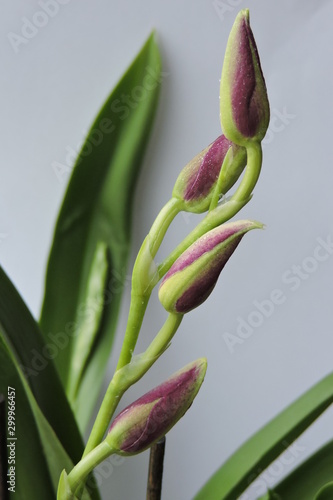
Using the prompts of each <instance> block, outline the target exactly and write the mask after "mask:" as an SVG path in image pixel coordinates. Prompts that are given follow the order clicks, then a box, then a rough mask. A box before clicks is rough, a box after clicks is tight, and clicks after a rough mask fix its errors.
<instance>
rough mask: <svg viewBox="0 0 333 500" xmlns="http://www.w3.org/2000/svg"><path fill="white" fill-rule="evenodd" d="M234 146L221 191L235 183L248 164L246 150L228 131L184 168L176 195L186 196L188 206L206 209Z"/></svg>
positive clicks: (175, 187) (202, 210)
mask: <svg viewBox="0 0 333 500" xmlns="http://www.w3.org/2000/svg"><path fill="white" fill-rule="evenodd" d="M230 148H231V151H230V153H229V154H230V155H231V157H230V158H229V160H228V165H227V166H226V169H225V174H224V179H223V183H222V185H221V194H225V193H226V192H227V191H229V189H230V188H231V187H232V186H233V185H234V184H235V182H236V181H237V179H238V178H239V176H240V174H241V173H242V171H243V170H244V167H245V165H246V151H245V149H243V148H241V147H240V146H236V144H233V143H232V142H231V141H229V140H228V139H227V138H226V137H225V136H224V135H221V136H220V137H218V138H217V139H216V140H215V141H214V142H212V143H211V144H210V145H209V146H208V147H207V148H206V149H204V150H203V151H201V153H199V154H198V155H197V156H195V157H194V158H193V159H192V160H191V161H190V162H189V163H188V164H187V165H186V166H185V167H184V168H183V170H182V171H181V173H180V174H179V176H178V179H177V181H176V184H175V186H174V189H173V192H172V196H173V197H174V198H178V199H181V200H183V202H184V210H186V211H188V212H195V213H202V212H205V211H206V210H208V208H209V205H210V201H211V199H212V195H213V193H214V189H215V186H216V183H217V180H218V178H219V175H220V171H221V168H222V164H223V161H224V159H225V157H226V154H227V152H228V150H229V149H230Z"/></svg>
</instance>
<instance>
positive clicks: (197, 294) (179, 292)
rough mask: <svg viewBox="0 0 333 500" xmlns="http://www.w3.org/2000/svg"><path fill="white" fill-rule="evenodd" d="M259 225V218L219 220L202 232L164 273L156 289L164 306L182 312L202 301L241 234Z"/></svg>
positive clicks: (241, 236) (209, 291)
mask: <svg viewBox="0 0 333 500" xmlns="http://www.w3.org/2000/svg"><path fill="white" fill-rule="evenodd" d="M262 227H263V224H261V223H260V222H255V221H250V220H240V221H236V222H229V223H227V224H222V225H221V226H219V227H217V228H215V229H212V230H211V231H208V232H207V233H206V234H204V235H203V236H201V238H199V239H198V240H197V241H195V242H194V243H193V244H192V245H191V246H190V247H189V248H188V249H187V250H185V252H183V253H182V254H181V256H180V257H178V259H177V260H176V261H175V263H174V264H173V265H172V266H171V268H170V270H169V271H168V272H167V274H166V275H165V276H164V278H163V280H162V283H161V285H160V289H159V293H158V296H159V299H160V302H161V304H162V305H163V307H164V308H165V309H166V310H167V311H169V312H172V313H179V314H185V313H187V312H189V311H191V310H192V309H194V308H195V307H198V306H199V305H200V304H202V303H203V302H204V301H205V300H206V299H207V298H208V296H209V295H210V294H211V292H212V291H213V289H214V287H215V285H216V282H217V280H218V277H219V275H220V273H221V271H222V269H223V268H224V266H225V265H226V263H227V262H228V260H229V258H230V257H231V255H232V254H233V252H234V251H235V250H236V248H237V246H238V244H239V242H240V241H241V239H242V238H243V236H244V234H245V233H247V232H248V231H250V230H251V229H257V228H262Z"/></svg>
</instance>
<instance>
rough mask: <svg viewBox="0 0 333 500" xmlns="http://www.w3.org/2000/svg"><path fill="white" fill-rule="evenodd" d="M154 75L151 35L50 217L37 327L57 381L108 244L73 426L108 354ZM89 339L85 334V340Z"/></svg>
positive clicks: (65, 372)
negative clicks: (49, 348)
mask: <svg viewBox="0 0 333 500" xmlns="http://www.w3.org/2000/svg"><path fill="white" fill-rule="evenodd" d="M160 81H161V63H160V55H159V51H158V48H157V45H156V42H155V38H154V35H153V34H152V35H151V36H150V37H149V39H148V40H147V42H146V43H145V45H144V47H143V48H142V50H141V51H140V53H139V54H138V56H137V57H136V59H135V60H134V62H133V63H132V65H131V66H130V68H129V69H128V70H127V71H126V73H125V74H124V76H123V77H122V79H121V80H120V82H119V83H118V85H117V86H116V88H115V89H114V91H113V92H112V94H111V95H110V96H109V98H108V99H107V101H106V102H105V104H104V106H103V108H102V109H101V111H100V113H99V115H98V117H97V118H96V120H95V122H94V124H93V126H92V128H91V130H90V132H89V134H88V136H87V139H86V142H85V144H84V146H83V148H82V150H81V152H80V154H79V156H78V159H77V162H76V165H75V168H74V171H73V174H72V178H71V180H70V183H69V186H68V189H67V192H66V195H65V199H64V202H63V205H62V208H61V211H60V214H59V217H58V221H57V225H56V229H55V234H54V240H53V244H52V249H51V253H50V257H49V262H48V268H47V275H46V285H45V295H44V303H43V308H42V314H41V321H40V324H41V328H42V330H43V332H44V335H45V337H46V339H48V338H49V336H50V334H51V335H53V336H54V337H53V338H55V339H56V340H55V341H58V343H59V344H61V343H62V344H63V349H62V350H61V352H59V355H58V356H57V357H56V358H55V363H56V365H57V368H58V371H59V374H60V376H61V378H62V380H63V383H64V386H65V387H69V386H71V383H70V381H69V376H70V372H71V363H72V359H73V356H75V354H74V352H73V349H74V346H75V342H74V341H73V338H74V337H75V336H76V335H79V331H78V329H79V325H80V324H81V323H82V321H81V319H82V316H85V315H89V313H90V310H89V309H90V308H89V307H88V306H87V304H86V303H85V297H86V295H87V287H88V280H89V274H90V272H91V267H92V262H93V256H94V254H95V252H96V248H97V245H99V244H101V243H104V244H105V245H106V247H107V248H108V249H109V276H108V282H107V287H106V290H105V301H104V311H103V318H102V322H101V326H100V328H99V329H98V331H97V332H95V333H94V336H95V338H94V339H93V340H94V341H93V344H92V346H91V352H90V356H89V359H88V360H84V363H85V366H84V371H83V373H82V377H81V378H80V382H81V385H80V387H79V390H78V393H77V397H76V399H75V401H72V404H73V407H75V408H76V415H77V418H78V420H79V423H80V426H81V428H84V427H85V425H86V423H87V421H88V420H89V417H90V414H91V411H92V409H93V407H94V404H95V400H96V397H97V394H98V390H99V388H100V386H101V383H102V380H103V375H104V369H105V365H106V363H107V360H108V358H109V355H110V349H111V346H112V342H113V337H114V332H115V327H116V322H117V315H118V311H119V305H120V299H121V294H122V288H123V283H124V280H125V276H126V265H127V260H128V254H129V244H130V234H131V231H130V228H131V214H132V205H133V203H132V202H133V193H134V187H135V182H136V179H137V176H138V173H139V170H140V165H141V163H142V159H143V154H144V151H145V147H146V145H147V141H148V137H149V131H150V129H151V126H152V121H153V118H154V114H155V110H156V105H157V99H158V93H159V87H160ZM91 340H92V339H91Z"/></svg>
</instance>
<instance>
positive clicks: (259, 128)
mask: <svg viewBox="0 0 333 500" xmlns="http://www.w3.org/2000/svg"><path fill="white" fill-rule="evenodd" d="M220 112H221V125H222V129H223V131H224V134H225V135H226V137H227V138H228V139H230V140H231V141H233V142H234V143H236V144H239V145H242V146H246V144H247V143H248V142H249V141H255V142H260V141H262V139H263V138H264V136H265V134H266V131H267V128H268V124H269V102H268V97H267V90H266V84H265V80H264V76H263V73H262V69H261V64H260V59H259V54H258V50H257V46H256V42H255V40H254V37H253V33H252V30H251V28H250V21H249V10H248V9H244V10H241V11H240V12H239V14H238V16H237V17H236V20H235V23H234V25H233V27H232V30H231V33H230V36H229V39H228V44H227V48H226V53H225V58H224V64H223V69H222V76H221V90H220Z"/></svg>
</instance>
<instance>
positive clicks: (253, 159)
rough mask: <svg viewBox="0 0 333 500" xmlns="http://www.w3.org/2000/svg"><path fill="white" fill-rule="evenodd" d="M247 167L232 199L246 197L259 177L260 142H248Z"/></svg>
mask: <svg viewBox="0 0 333 500" xmlns="http://www.w3.org/2000/svg"><path fill="white" fill-rule="evenodd" d="M246 153H247V167H246V169H245V172H244V177H243V179H242V182H241V183H240V185H239V187H238V189H237V190H236V192H235V194H234V195H233V197H232V199H233V200H236V201H241V200H246V199H248V198H249V197H250V196H251V194H252V191H253V189H254V187H255V185H256V184H257V181H258V179H259V175H260V171H261V164H262V149H261V143H260V142H249V144H248V145H247V146H246Z"/></svg>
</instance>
